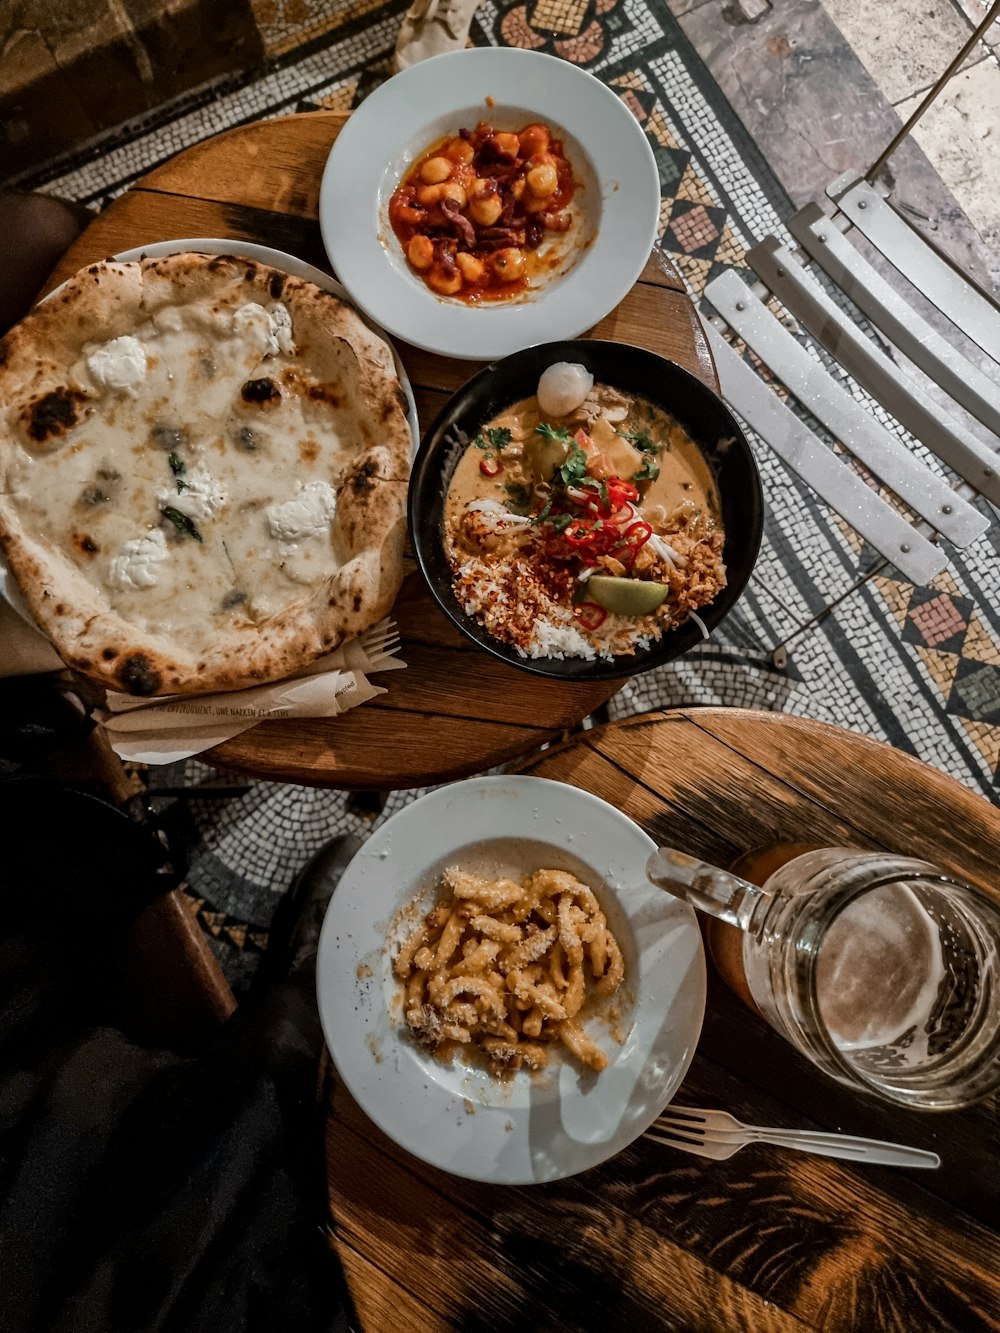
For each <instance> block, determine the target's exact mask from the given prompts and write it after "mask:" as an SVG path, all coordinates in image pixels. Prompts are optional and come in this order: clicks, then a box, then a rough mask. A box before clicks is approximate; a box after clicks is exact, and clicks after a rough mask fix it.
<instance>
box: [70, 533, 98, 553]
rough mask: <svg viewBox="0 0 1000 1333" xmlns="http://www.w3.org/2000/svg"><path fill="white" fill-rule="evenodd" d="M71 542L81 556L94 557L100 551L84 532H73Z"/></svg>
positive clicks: (91, 538)
mask: <svg viewBox="0 0 1000 1333" xmlns="http://www.w3.org/2000/svg"><path fill="white" fill-rule="evenodd" d="M71 540H72V542H73V545H74V546H75V547H76V548H77V550H78V551H80V552H81V553H82V554H83V555H96V554H97V552H98V551H99V550H100V549H101V548H100V547H99V546H98V544H97V542H95V541H94V539H93V537H90V536H88V535H87V533H85V532H74V533H73V536H72V538H71Z"/></svg>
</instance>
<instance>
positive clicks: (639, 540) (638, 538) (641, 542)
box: [622, 518, 653, 551]
mask: <svg viewBox="0 0 1000 1333" xmlns="http://www.w3.org/2000/svg"><path fill="white" fill-rule="evenodd" d="M622 535H623V536H624V538H625V541H626V542H627V543H628V545H629V546H631V547H632V549H633V550H634V551H638V549H639V547H640V546H645V545H646V543H647V542H648V541H649V539H650V537H652V535H653V529H652V528H651V527H650V526H649V524H648V523H647V522H646V520H645V519H644V518H639V519H636V521H635V522H634V523H630V524H629V525H628V527H627V528H626V529H625V531H624V533H623V534H622Z"/></svg>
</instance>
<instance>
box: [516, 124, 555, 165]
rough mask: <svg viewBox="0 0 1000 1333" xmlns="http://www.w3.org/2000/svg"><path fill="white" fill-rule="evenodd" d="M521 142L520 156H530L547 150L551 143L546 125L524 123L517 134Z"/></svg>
mask: <svg viewBox="0 0 1000 1333" xmlns="http://www.w3.org/2000/svg"><path fill="white" fill-rule="evenodd" d="M518 139H519V141H520V144H521V156H522V157H532V156H533V155H534V154H535V153H546V152H548V148H549V144H550V143H551V135H550V134H549V130H548V126H547V125H525V127H524V129H523V130H522V131H521V133H520V134H519V135H518Z"/></svg>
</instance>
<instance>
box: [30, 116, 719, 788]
mask: <svg viewBox="0 0 1000 1333" xmlns="http://www.w3.org/2000/svg"><path fill="white" fill-rule="evenodd" d="M345 120H346V115H345V114H344V113H341V112H325V111H324V112H312V113H309V114H306V115H298V116H288V117H286V118H284V119H281V120H268V121H262V122H260V123H257V124H253V125H247V126H244V127H242V128H240V129H236V130H231V131H229V132H228V133H226V134H221V135H219V136H218V137H217V138H214V139H210V140H208V141H207V142H205V143H202V144H199V145H197V146H196V147H194V148H190V149H188V150H187V151H186V152H183V153H181V154H179V156H177V157H175V158H174V159H173V160H172V161H170V162H168V163H166V165H164V166H162V167H159V168H157V169H156V170H155V171H153V172H151V173H150V174H149V175H148V176H146V177H144V179H143V180H142V181H140V182H139V184H138V185H136V186H134V187H133V188H132V189H130V190H129V191H128V192H127V193H126V194H124V195H123V196H122V197H121V198H120V199H117V200H116V201H115V202H114V203H113V204H111V205H110V206H109V207H108V208H107V209H106V210H105V211H104V212H103V213H101V214H100V215H99V216H98V217H97V218H96V220H95V221H94V222H93V223H92V224H91V225H90V226H89V227H88V228H87V230H86V231H85V232H84V233H83V235H82V236H80V238H79V239H78V240H77V241H76V243H75V244H74V245H73V247H72V248H71V249H70V250H69V251H68V252H67V254H66V255H65V256H64V258H63V260H62V262H61V263H60V265H59V267H58V268H57V269H56V271H55V272H54V273H53V274H52V276H51V278H50V281H49V284H48V288H47V290H48V289H50V288H51V287H54V286H55V285H56V284H57V283H59V282H62V281H63V280H64V279H65V278H67V277H69V276H70V274H71V273H74V272H75V271H76V270H77V269H78V268H82V267H83V266H84V265H86V264H90V263H93V262H94V260H96V259H103V258H106V257H107V256H108V255H111V254H116V253H118V252H120V251H123V250H128V249H132V248H133V247H135V246H140V245H145V244H149V243H151V242H153V241H163V240H174V239H178V238H182V237H222V238H225V239H230V238H231V239H232V240H233V241H234V242H239V241H251V242H256V243H257V244H260V245H269V246H272V247H273V248H275V249H278V250H285V251H287V252H289V253H291V254H295V255H298V256H299V257H300V258H302V259H305V260H308V261H309V262H310V263H312V264H315V265H317V266H318V267H320V268H323V269H326V270H327V271H330V265H329V262H328V260H327V258H326V254H325V252H324V250H323V245H322V240H321V237H320V231H319V224H318V221H317V207H318V198H319V186H320V178H321V176H322V173H323V167H324V165H325V163H326V159H327V155H328V153H329V151H330V148H331V146H332V144H333V141H334V139H335V138H336V137H337V134H338V132H339V130H340V128H341V127H342V125H343V124H344V122H345ZM237 248H238V247H237ZM590 336H593V337H597V338H607V339H612V340H616V341H620V342H629V343H637V344H639V345H641V346H644V347H648V348H649V349H650V350H652V351H655V352H659V353H661V354H662V355H664V356H667V357H670V358H671V359H672V360H674V361H676V362H678V364H680V365H682V366H684V367H685V368H686V369H688V370H690V371H692V372H693V373H694V374H696V375H698V376H700V378H701V379H703V380H704V381H705V382H706V383H707V384H709V385H711V386H712V387H713V388H716V389H717V388H718V383H717V381H716V378H715V371H714V367H713V365H712V360H711V356H710V354H709V351H708V346H707V343H706V341H705V337H704V334H703V332H702V329H701V325H700V323H699V321H698V316H697V314H696V312H695V309H694V306H693V305H692V303H691V302H690V300H689V299H688V298H687V296H686V295H685V293H684V288H683V283H682V282H681V280H680V278H679V276H678V275H677V274H676V273H673V272H672V271H671V270H670V269H669V264H667V266H666V268H665V269H664V268H663V267H661V266H660V265H657V264H655V263H653V262H652V261H651V262H650V263H649V264H648V265H647V266H646V271H645V272H644V273H643V275H642V277H641V279H640V281H639V282H637V283H636V284H635V286H634V287H633V288H632V290H631V291H630V292H629V294H628V295H627V296H626V297H625V299H624V300H623V301H622V302H621V304H620V305H619V306H618V307H617V309H616V310H614V311H613V312H612V313H611V314H610V315H608V317H607V318H606V319H603V320H602V321H601V322H600V324H598V325H597V326H596V328H595V329H593V330H592V331H591V334H590ZM397 350H398V351H399V354H400V357H401V358H402V361H403V364H404V366H405V367H406V372H407V375H408V376H409V378H410V380H411V382H412V384H413V388H414V394H415V396H416V401H417V411H418V415H419V418H420V423H421V428H422V429H424V428H426V426H427V425H428V424H429V423H430V421H431V420H432V419H433V417H434V416H435V415H436V414H437V412H438V411H439V410H440V408H441V407H442V406H443V404H444V403H445V402H446V401H447V398H448V396H449V394H451V393H453V392H454V391H455V390H456V389H457V388H458V387H459V386H460V385H461V384H463V383H464V381H465V380H467V379H468V378H469V377H470V376H471V375H472V374H473V373H474V372H475V371H476V370H478V369H479V365H478V364H476V363H473V362H468V361H454V360H449V359H446V358H444V357H439V356H433V355H431V354H430V353H427V352H422V351H420V350H418V349H417V348H414V347H410V346H408V345H406V344H405V343H399V344H397ZM407 568H408V573H407V575H406V579H405V581H404V583H403V588H402V591H401V592H400V595H399V598H398V600H397V602H396V605H395V607H394V609H393V612H392V614H393V616H394V618H395V620H396V621H397V623H398V625H399V628H400V631H401V633H402V640H403V642H402V656H403V657H404V659H405V661H406V663H407V670H405V671H399V672H395V673H392V674H390V675H387V676H384V677H379V678H378V683H379V684H383V685H385V687H386V689H387V693H386V694H384V695H380V696H379V698H377V699H375V700H373V701H372V703H370V704H368V705H366V706H365V707H363V708H358V709H355V710H353V711H352V712H350V713H347V714H346V715H344V716H343V717H340V718H337V719H336V720H331V721H295V722H267V723H263V724H262V725H260V726H257V727H254V728H252V729H251V730H250V731H247V732H244V733H243V734H242V735H240V736H237V737H235V738H234V739H233V740H231V741H228V742H227V743H226V744H225V745H221V746H218V747H217V748H216V749H214V750H211V751H209V752H207V753H206V754H204V755H203V756H202V758H204V759H207V760H208V761H209V762H210V763H213V764H218V765H220V766H222V767H226V768H231V769H238V770H240V771H242V772H245V773H251V774H254V775H256V776H258V777H263V778H272V779H279V780H282V781H286V782H302V783H309V784H313V785H317V786H333V787H357V788H375V789H379V790H391V789H393V788H400V787H417V786H422V785H424V784H429V783H435V782H443V781H445V780H447V779H450V778H456V777H465V776H467V775H468V774H471V773H477V772H482V771H483V770H484V769H486V768H490V767H492V766H494V765H496V764H500V763H504V762H505V761H507V760H510V759H512V758H515V757H517V756H520V755H523V754H526V753H528V752H530V751H531V750H533V749H536V748H537V747H538V746H539V745H541V744H542V743H543V742H545V741H549V740H551V739H553V738H554V737H557V736H558V735H559V734H560V733H561V732H563V731H565V730H566V729H567V728H569V727H572V726H574V725H575V724H576V723H578V722H579V721H580V719H581V718H583V717H585V716H586V715H587V714H588V713H591V712H593V710H594V709H595V708H597V707H598V706H599V705H600V704H602V703H603V702H604V701H605V700H606V699H608V698H609V697H610V696H611V695H612V694H613V693H614V692H615V690H616V689H617V688H618V684H617V683H616V682H614V681H610V682H609V681H600V682H596V683H593V684H568V683H564V682H562V681H555V680H546V679H544V678H543V677H539V676H531V675H529V674H527V673H526V672H521V671H517V670H514V669H512V668H511V667H509V666H507V665H506V664H505V663H502V662H498V661H495V660H494V659H493V658H491V657H489V656H488V655H487V654H485V653H483V652H481V651H479V650H478V649H477V648H475V647H474V646H473V645H472V644H470V643H469V642H468V641H467V640H465V639H464V638H463V637H462V636H461V635H460V634H459V633H458V632H457V631H456V630H455V629H454V628H453V627H452V626H451V625H450V624H449V622H448V621H447V620H446V619H445V618H444V616H443V615H442V614H441V612H440V611H439V610H438V608H437V605H436V603H434V601H433V600H432V598H431V596H430V594H429V593H428V591H427V590H426V587H425V586H424V583H423V581H422V579H421V577H420V575H419V574H418V573H417V571H416V569H415V566H414V565H413V563H412V561H410V562H409V564H408V567H407Z"/></svg>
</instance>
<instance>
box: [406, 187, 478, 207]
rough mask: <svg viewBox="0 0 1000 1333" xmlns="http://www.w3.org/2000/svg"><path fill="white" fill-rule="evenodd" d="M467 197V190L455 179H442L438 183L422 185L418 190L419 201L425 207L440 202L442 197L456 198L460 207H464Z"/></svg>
mask: <svg viewBox="0 0 1000 1333" xmlns="http://www.w3.org/2000/svg"><path fill="white" fill-rule="evenodd" d="M466 198H467V196H466V193H465V191H464V190H463V189H462V187H461V185H459V184H457V183H456V182H455V181H442V182H440V183H439V184H437V185H422V186H421V187H420V189H419V190H418V191H417V203H419V204H423V206H424V207H425V208H430V206H431V205H432V204H439V203H440V202H441V200H442V199H454V201H455V203H456V204H458V206H459V208H464V207H465V204H466Z"/></svg>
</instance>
